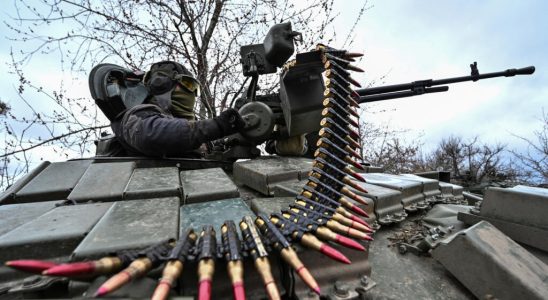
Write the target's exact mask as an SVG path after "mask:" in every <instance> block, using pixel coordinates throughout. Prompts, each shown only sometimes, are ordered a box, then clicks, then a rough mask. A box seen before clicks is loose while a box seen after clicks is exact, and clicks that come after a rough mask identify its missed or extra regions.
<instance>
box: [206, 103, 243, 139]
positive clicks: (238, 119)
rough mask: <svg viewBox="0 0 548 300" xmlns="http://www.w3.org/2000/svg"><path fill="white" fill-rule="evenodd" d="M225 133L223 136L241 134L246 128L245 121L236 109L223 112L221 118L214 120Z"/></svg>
mask: <svg viewBox="0 0 548 300" xmlns="http://www.w3.org/2000/svg"><path fill="white" fill-rule="evenodd" d="M213 120H215V122H217V125H218V126H219V128H220V129H221V131H222V132H223V136H226V135H230V134H233V133H236V132H239V131H240V130H242V129H243V128H244V127H245V121H244V119H242V116H240V113H239V112H238V111H237V110H235V109H234V108H229V109H227V110H225V111H223V112H222V113H221V114H220V115H219V116H217V117H215V118H213Z"/></svg>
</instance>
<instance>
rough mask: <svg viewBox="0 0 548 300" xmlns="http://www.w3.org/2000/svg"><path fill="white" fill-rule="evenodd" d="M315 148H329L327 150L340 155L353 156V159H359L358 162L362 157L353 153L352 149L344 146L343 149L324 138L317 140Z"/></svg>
mask: <svg viewBox="0 0 548 300" xmlns="http://www.w3.org/2000/svg"><path fill="white" fill-rule="evenodd" d="M316 146H317V147H318V148H320V147H321V148H329V149H333V150H336V151H337V152H338V153H340V154H341V155H343V156H344V155H352V156H354V157H355V158H357V159H359V160H363V158H362V156H361V155H360V154H359V153H358V152H356V151H354V150H353V149H352V148H350V147H348V145H347V146H345V147H344V149H343V148H341V147H339V146H337V145H335V144H334V143H333V142H331V141H330V140H328V139H326V138H320V139H319V140H318V142H316Z"/></svg>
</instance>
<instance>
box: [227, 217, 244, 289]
mask: <svg viewBox="0 0 548 300" xmlns="http://www.w3.org/2000/svg"><path fill="white" fill-rule="evenodd" d="M221 239H222V241H223V249H224V256H225V259H226V260H227V261H228V264H227V270H228V277H230V281H231V282H232V291H233V295H234V299H236V300H243V299H245V290H244V267H243V264H242V259H243V257H242V254H241V249H242V248H241V244H240V239H239V238H238V232H237V231H236V224H234V222H233V221H225V223H224V224H223V226H221Z"/></svg>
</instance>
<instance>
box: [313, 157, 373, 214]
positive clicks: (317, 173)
mask: <svg viewBox="0 0 548 300" xmlns="http://www.w3.org/2000/svg"><path fill="white" fill-rule="evenodd" d="M314 165H318V163H314ZM309 176H312V177H315V178H317V179H320V180H321V181H322V182H323V183H327V184H329V185H333V186H336V187H337V188H336V189H337V190H338V192H339V193H340V194H342V195H345V196H347V197H349V198H351V199H353V200H354V201H357V202H359V203H360V204H363V205H368V203H367V201H365V199H363V198H362V197H360V196H358V195H357V194H356V193H354V192H352V191H351V190H350V189H348V188H347V187H346V186H345V185H344V183H342V182H341V181H338V180H337V179H335V178H333V176H330V175H329V174H326V173H325V172H322V170H321V169H319V168H317V167H314V168H312V172H310V173H309ZM340 183H342V184H343V185H340Z"/></svg>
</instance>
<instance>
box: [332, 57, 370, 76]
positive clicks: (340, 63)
mask: <svg viewBox="0 0 548 300" xmlns="http://www.w3.org/2000/svg"><path fill="white" fill-rule="evenodd" d="M325 58H326V59H325V61H323V63H324V67H325V68H326V69H329V67H327V66H326V65H328V64H330V65H335V64H337V69H345V70H351V71H355V72H360V73H362V72H364V71H363V69H361V68H358V67H357V66H354V65H352V64H350V61H347V60H344V59H342V58H338V57H336V56H333V55H330V54H325Z"/></svg>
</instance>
